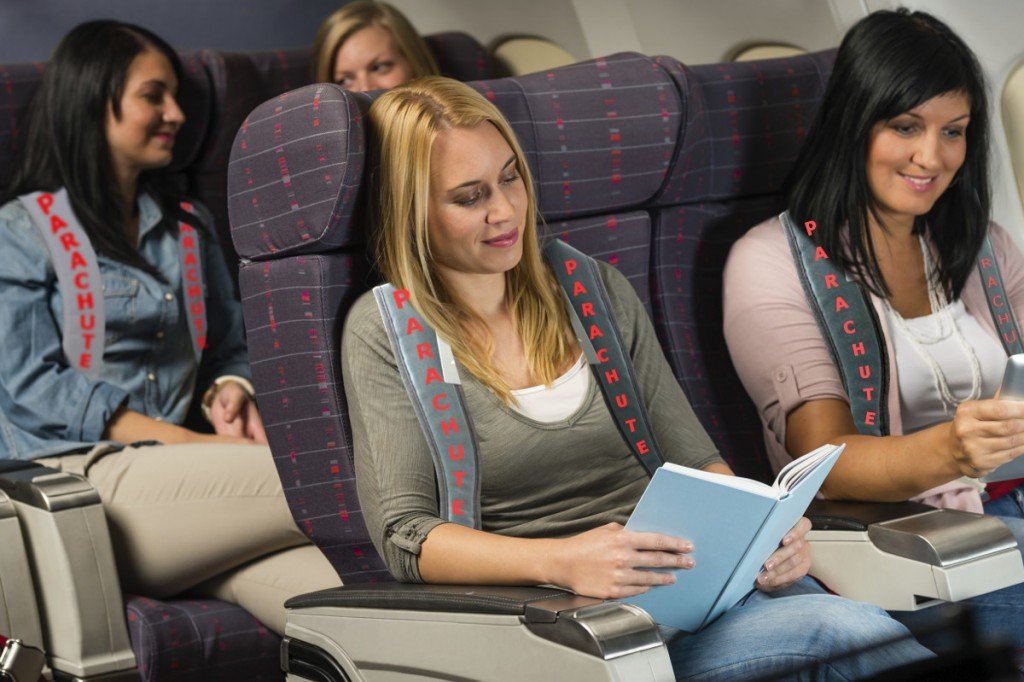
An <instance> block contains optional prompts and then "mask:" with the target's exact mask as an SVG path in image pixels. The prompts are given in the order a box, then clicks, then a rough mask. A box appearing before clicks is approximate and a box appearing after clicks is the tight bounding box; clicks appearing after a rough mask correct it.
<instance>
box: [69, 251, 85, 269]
mask: <svg viewBox="0 0 1024 682" xmlns="http://www.w3.org/2000/svg"><path fill="white" fill-rule="evenodd" d="M86 265H88V263H86V262H85V259H84V258H82V254H80V253H79V252H77V251H72V252H71V269H72V270H74V269H76V268H84V267H85V266H86Z"/></svg>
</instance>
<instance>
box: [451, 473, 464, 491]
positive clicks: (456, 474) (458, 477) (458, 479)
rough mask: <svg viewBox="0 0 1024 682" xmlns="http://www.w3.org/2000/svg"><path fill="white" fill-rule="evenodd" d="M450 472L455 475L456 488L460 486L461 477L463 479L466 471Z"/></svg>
mask: <svg viewBox="0 0 1024 682" xmlns="http://www.w3.org/2000/svg"><path fill="white" fill-rule="evenodd" d="M452 474H454V475H455V487H456V488H461V487H462V479H464V478H465V477H466V472H465V471H453V472H452Z"/></svg>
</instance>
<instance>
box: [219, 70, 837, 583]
mask: <svg viewBox="0 0 1024 682" xmlns="http://www.w3.org/2000/svg"><path fill="white" fill-rule="evenodd" d="M828 62H829V56H828V55H812V56H809V57H798V58H794V59H791V60H775V61H770V62H748V63H745V64H742V65H739V64H737V65H720V66H717V65H716V66H709V67H697V68H694V69H688V68H687V67H684V66H683V65H681V64H679V63H678V62H676V61H675V60H672V59H668V58H659V59H657V60H655V59H651V58H649V57H645V56H643V55H638V54H630V53H624V54H619V55H613V56H611V57H607V58H603V59H596V60H591V61H588V62H582V63H579V64H573V65H570V66H566V67H561V68H558V69H552V70H550V71H547V72H544V73H538V74H532V75H526V76H520V77H515V78H504V79H497V80H485V81H476V82H472V83H470V85H471V86H472V87H474V88H476V89H477V90H478V91H480V92H481V93H482V94H483V95H484V97H486V98H487V99H488V100H490V101H491V102H493V103H494V104H495V105H496V106H497V107H498V108H499V109H500V110H501V111H502V112H503V113H504V114H505V116H506V117H507V118H508V119H509V122H510V123H511V125H512V127H513V129H514V130H515V132H516V134H517V136H518V138H519V141H520V143H521V145H522V147H523V149H524V152H525V154H526V158H527V162H528V164H529V165H530V169H531V171H532V173H533V176H534V181H535V184H536V188H537V199H538V208H539V210H540V213H541V215H542V217H543V219H544V222H545V223H546V225H547V230H548V232H550V233H551V234H553V235H555V236H558V237H561V238H563V239H566V240H567V241H568V242H569V243H571V244H572V245H573V246H575V247H577V248H579V249H581V250H583V251H584V252H586V253H588V254H590V255H592V256H593V257H595V258H598V259H601V260H605V261H607V262H609V263H611V264H613V265H614V266H615V267H617V268H619V269H620V270H622V271H623V272H624V274H625V275H626V276H627V278H629V280H630V282H632V284H633V286H634V288H635V289H636V291H637V293H638V295H639V296H640V298H641V300H642V301H643V302H644V304H645V305H646V306H647V307H648V310H649V311H650V312H651V313H652V315H653V317H654V319H655V326H656V328H657V330H658V333H659V336H660V338H661V340H662V343H663V345H664V347H665V350H666V354H667V356H668V357H669V360H670V363H671V365H672V368H673V370H674V371H675V373H676V376H677V378H678V379H679V381H680V382H681V384H682V385H683V388H684V390H685V391H686V392H687V394H688V396H689V397H690V400H691V402H692V403H693V404H694V408H695V410H696V411H697V414H698V416H699V417H700V418H701V420H702V422H703V423H704V425H705V427H706V428H707V429H708V431H709V432H710V433H711V435H712V438H713V439H714V440H715V441H716V443H717V444H718V446H719V448H721V450H722V452H723V454H724V455H725V456H726V457H727V459H728V460H729V461H730V463H731V464H732V466H733V467H734V468H735V469H737V471H739V472H741V473H743V474H746V475H750V476H753V477H755V478H760V479H766V478H768V477H769V476H770V469H769V466H768V463H767V460H766V458H765V456H764V448H763V444H762V440H761V433H760V424H759V421H758V418H757V414H756V412H754V409H753V407H752V406H751V405H750V402H749V400H748V399H747V398H746V394H745V393H744V391H743V388H742V386H741V385H740V383H739V380H738V379H737V378H736V375H735V372H734V371H733V370H732V365H731V363H730V362H729V358H728V355H727V353H726V351H725V346H724V341H723V339H722V331H721V311H720V308H721V284H720V281H721V269H722V266H723V264H724V261H725V255H726V253H727V252H728V248H729V246H730V245H731V243H732V241H734V240H735V239H736V238H737V237H738V236H740V235H741V234H742V233H743V232H744V231H745V230H746V229H747V228H749V227H750V226H752V225H754V224H755V223H757V222H759V221H760V220H763V219H764V218H766V217H768V216H769V215H771V213H772V212H773V211H774V210H775V204H776V203H777V200H778V197H777V196H776V194H777V192H778V190H779V187H780V185H781V183H782V180H783V179H784V178H785V177H786V174H787V173H788V170H789V166H790V165H791V163H792V160H793V158H794V157H795V155H796V151H797V148H798V145H799V143H800V140H801V138H802V136H803V133H804V131H805V130H806V127H807V126H808V125H809V124H810V120H811V118H812V117H813V114H814V109H815V106H816V100H817V97H818V96H819V95H820V92H821V90H822V87H823V85H824V80H825V74H826V73H827V69H828ZM369 103H370V96H366V95H354V94H351V93H347V92H345V91H343V90H341V89H340V88H338V87H337V86H333V85H326V84H323V85H313V86H307V87H305V88H300V89H298V90H296V91H293V92H290V93H287V94H285V95H282V96H280V97H277V98H275V99H273V100H271V101H268V102H265V103H264V104H262V105H260V106H259V107H257V108H256V109H255V110H254V111H253V112H252V114H251V115H250V116H249V117H248V118H247V119H246V121H245V123H243V125H242V127H241V129H240V131H239V134H238V136H237V138H236V140H235V144H234V148H233V150H232V160H231V164H230V166H229V176H228V187H229V209H230V218H231V230H232V237H233V239H234V243H235V246H236V248H237V250H238V252H239V253H240V254H241V255H242V257H243V259H244V260H243V265H242V268H241V273H240V287H241V290H242V297H243V308H244V312H245V323H246V328H247V330H248V339H249V349H250V362H251V364H252V369H253V378H254V383H255V386H256V390H257V397H258V401H259V405H260V410H261V413H262V414H263V416H264V421H265V424H266V427H267V435H268V438H269V440H270V445H271V449H272V451H273V453H274V458H275V461H276V463H277V466H278V471H279V473H280V475H281V479H282V481H283V483H284V488H285V494H286V497H287V498H288V501H289V504H290V506H291V510H292V513H293V514H294V515H295V518H296V520H297V522H298V523H299V525H300V527H301V528H303V529H304V530H305V532H306V533H307V534H308V535H309V536H310V538H311V539H312V540H313V541H314V542H315V543H316V544H317V545H318V546H319V547H320V548H321V549H322V550H323V551H324V552H325V554H326V555H327V557H328V558H329V559H330V560H331V562H332V563H333V565H334V566H335V568H337V570H338V571H339V573H340V574H341V576H342V578H343V580H345V581H346V582H349V583H352V582H361V581H374V580H385V579H389V576H388V573H387V571H386V570H385V569H384V567H383V564H382V563H381V560H380V558H379V557H378V556H377V554H376V552H375V550H374V549H373V547H372V545H371V544H370V542H369V536H368V534H367V532H366V528H365V525H364V524H363V520H362V512H361V511H360V508H359V501H358V498H357V496H356V490H355V480H354V471H353V457H352V449H351V448H352V446H351V438H350V431H349V426H348V417H347V409H348V408H347V405H346V403H345V395H344V390H343V383H342V381H343V378H342V376H341V363H340V360H339V357H338V353H339V350H340V335H341V325H342V322H343V320H344V317H345V313H346V312H347V309H348V306H350V305H351V303H352V302H353V301H354V300H355V299H356V298H357V297H358V296H359V295H360V294H361V293H363V292H364V291H366V290H367V289H368V288H369V287H370V286H371V285H372V284H374V283H375V281H374V280H373V277H372V275H371V274H370V268H369V267H368V265H367V262H366V254H365V247H366V243H367V238H366V234H367V232H368V230H369V229H370V227H371V226H368V225H367V224H366V223H365V220H364V219H363V211H362V205H363V202H364V201H365V200H366V197H365V196H364V195H365V194H366V190H365V186H364V185H365V183H364V178H365V164H366V159H365V157H366V141H365V140H366V137H365V135H366V130H365V116H366V109H367V107H368V105H369Z"/></svg>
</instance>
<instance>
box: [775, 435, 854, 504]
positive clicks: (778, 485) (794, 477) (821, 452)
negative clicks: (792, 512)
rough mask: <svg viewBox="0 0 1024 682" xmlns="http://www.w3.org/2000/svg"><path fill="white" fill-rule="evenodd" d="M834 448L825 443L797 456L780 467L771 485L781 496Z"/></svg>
mask: <svg viewBox="0 0 1024 682" xmlns="http://www.w3.org/2000/svg"><path fill="white" fill-rule="evenodd" d="M842 447H845V446H842ZM835 449H836V446H835V445H832V444H831V443H826V444H824V445H822V446H821V447H820V448H817V449H815V450H811V451H810V452H808V453H807V454H806V455H803V456H802V457H797V458H796V459H794V460H793V461H792V462H790V463H789V464H787V465H786V466H784V467H782V470H780V471H779V475H778V476H776V477H775V483H774V484H773V486H772V487H773V488H775V489H776V490H778V491H779V493H780V495H779V497H782V495H781V493H785V492H787V491H789V490H793V489H794V488H796V487H797V486H798V485H800V481H802V480H804V478H806V477H807V476H808V475H809V474H810V473H811V472H812V471H814V469H815V467H817V466H819V465H820V464H821V461H822V460H823V459H825V458H826V457H828V456H829V455H830V454H831V453H832V451H833V450H835Z"/></svg>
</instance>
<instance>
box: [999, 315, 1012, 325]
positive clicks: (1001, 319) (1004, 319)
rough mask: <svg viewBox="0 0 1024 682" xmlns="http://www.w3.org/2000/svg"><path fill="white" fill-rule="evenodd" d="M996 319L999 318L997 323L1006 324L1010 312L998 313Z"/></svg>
mask: <svg viewBox="0 0 1024 682" xmlns="http://www.w3.org/2000/svg"><path fill="white" fill-rule="evenodd" d="M996 319H997V320H999V324H1006V323H1007V322H1009V321H1010V313H999V314H998V315H996Z"/></svg>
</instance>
